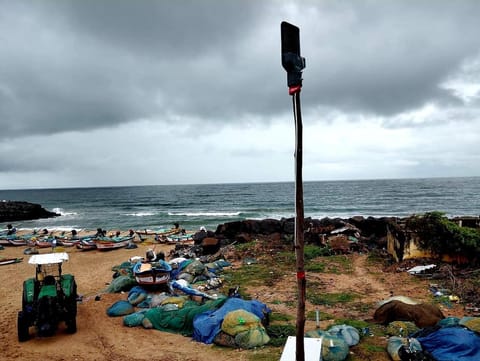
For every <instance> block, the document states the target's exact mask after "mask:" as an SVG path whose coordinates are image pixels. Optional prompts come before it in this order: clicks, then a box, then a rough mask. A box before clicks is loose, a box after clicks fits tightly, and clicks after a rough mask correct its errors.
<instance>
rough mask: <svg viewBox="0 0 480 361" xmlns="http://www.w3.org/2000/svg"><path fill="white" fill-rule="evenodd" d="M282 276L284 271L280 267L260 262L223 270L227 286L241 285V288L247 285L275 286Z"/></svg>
mask: <svg viewBox="0 0 480 361" xmlns="http://www.w3.org/2000/svg"><path fill="white" fill-rule="evenodd" d="M282 276H283V272H281V270H279V269H278V268H273V267H270V266H268V265H266V264H259V263H254V264H251V265H243V266H242V267H241V268H238V269H235V270H228V269H225V270H224V271H223V277H224V281H225V287H227V288H230V287H237V286H240V290H241V289H242V288H246V287H255V286H273V285H275V283H276V282H277V281H278V280H279V279H280V278H281V277H282Z"/></svg>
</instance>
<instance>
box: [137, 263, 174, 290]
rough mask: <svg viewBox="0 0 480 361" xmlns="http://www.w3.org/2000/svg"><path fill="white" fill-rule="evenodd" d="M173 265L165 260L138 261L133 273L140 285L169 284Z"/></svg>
mask: <svg viewBox="0 0 480 361" xmlns="http://www.w3.org/2000/svg"><path fill="white" fill-rule="evenodd" d="M171 271H172V266H170V264H169V263H167V262H165V261H164V260H159V261H158V262H148V263H143V262H137V263H135V265H134V266H133V275H134V276H135V280H136V281H137V283H138V284H139V285H147V286H156V285H163V284H167V283H168V281H169V280H170V273H171Z"/></svg>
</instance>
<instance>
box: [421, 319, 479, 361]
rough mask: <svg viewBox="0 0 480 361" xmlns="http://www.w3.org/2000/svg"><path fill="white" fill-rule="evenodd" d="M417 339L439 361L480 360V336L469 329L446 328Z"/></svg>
mask: <svg viewBox="0 0 480 361" xmlns="http://www.w3.org/2000/svg"><path fill="white" fill-rule="evenodd" d="M417 339H418V341H420V343H421V344H422V347H423V348H424V349H425V350H427V351H428V352H430V353H431V354H432V356H433V357H434V358H435V360H437V361H452V360H455V361H479V360H480V336H479V335H478V334H477V333H475V332H473V331H471V330H469V329H466V328H463V327H444V328H440V329H439V330H437V331H434V332H432V333H430V334H429V335H427V336H424V337H418V338H417Z"/></svg>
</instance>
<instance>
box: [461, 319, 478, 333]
mask: <svg viewBox="0 0 480 361" xmlns="http://www.w3.org/2000/svg"><path fill="white" fill-rule="evenodd" d="M458 324H459V325H462V326H464V327H466V328H468V329H470V330H472V331H475V332H480V317H462V318H461V319H460V321H459V322H458Z"/></svg>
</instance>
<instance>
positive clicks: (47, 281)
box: [43, 275, 55, 286]
mask: <svg viewBox="0 0 480 361" xmlns="http://www.w3.org/2000/svg"><path fill="white" fill-rule="evenodd" d="M43 284H44V285H45V286H51V285H54V284H55V277H54V276H52V275H48V276H45V279H44V280H43Z"/></svg>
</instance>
